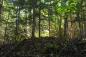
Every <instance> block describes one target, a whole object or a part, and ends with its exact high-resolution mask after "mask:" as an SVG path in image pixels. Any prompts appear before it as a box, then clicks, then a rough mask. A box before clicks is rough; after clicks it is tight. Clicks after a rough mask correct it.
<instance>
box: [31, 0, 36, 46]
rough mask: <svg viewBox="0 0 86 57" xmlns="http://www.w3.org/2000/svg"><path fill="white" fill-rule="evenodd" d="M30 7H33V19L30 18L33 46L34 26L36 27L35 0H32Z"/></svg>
mask: <svg viewBox="0 0 86 57" xmlns="http://www.w3.org/2000/svg"><path fill="white" fill-rule="evenodd" d="M32 8H33V16H32V18H33V20H32V42H33V46H34V47H35V43H34V42H35V41H34V40H35V27H36V16H35V15H36V0H32Z"/></svg>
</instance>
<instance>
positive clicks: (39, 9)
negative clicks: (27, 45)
mask: <svg viewBox="0 0 86 57" xmlns="http://www.w3.org/2000/svg"><path fill="white" fill-rule="evenodd" d="M40 5H41V4H39V38H40V36H41V34H40V32H41V29H40V23H41V18H40V16H41V6H40Z"/></svg>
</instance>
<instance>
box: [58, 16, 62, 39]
mask: <svg viewBox="0 0 86 57" xmlns="http://www.w3.org/2000/svg"><path fill="white" fill-rule="evenodd" d="M61 24H62V16H60V19H59V37H60V38H61V33H62V32H61Z"/></svg>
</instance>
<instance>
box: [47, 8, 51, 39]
mask: <svg viewBox="0 0 86 57" xmlns="http://www.w3.org/2000/svg"><path fill="white" fill-rule="evenodd" d="M51 11H52V10H51V6H49V7H48V22H49V37H50V29H51V28H50V26H51V23H50V20H51Z"/></svg>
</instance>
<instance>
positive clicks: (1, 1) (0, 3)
mask: <svg viewBox="0 0 86 57" xmlns="http://www.w3.org/2000/svg"><path fill="white" fill-rule="evenodd" d="M2 5H3V0H0V20H1V19H2V18H1V15H2Z"/></svg>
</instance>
